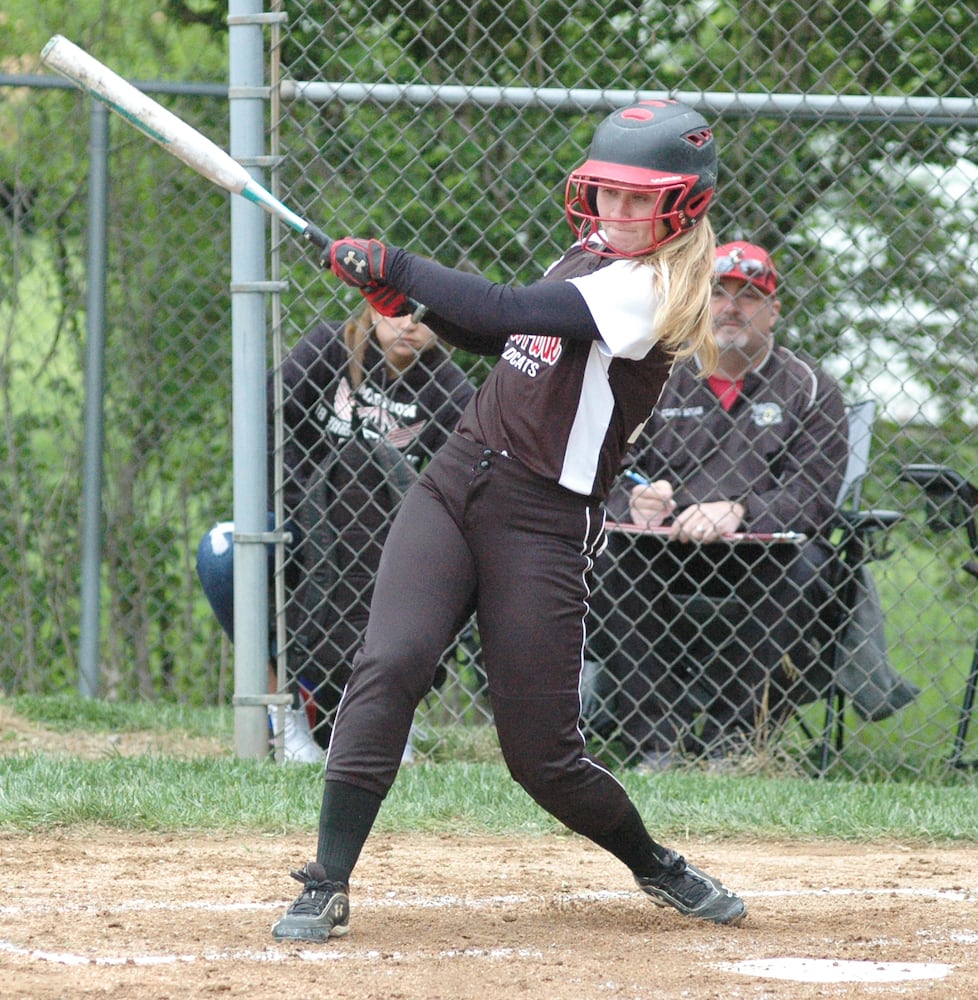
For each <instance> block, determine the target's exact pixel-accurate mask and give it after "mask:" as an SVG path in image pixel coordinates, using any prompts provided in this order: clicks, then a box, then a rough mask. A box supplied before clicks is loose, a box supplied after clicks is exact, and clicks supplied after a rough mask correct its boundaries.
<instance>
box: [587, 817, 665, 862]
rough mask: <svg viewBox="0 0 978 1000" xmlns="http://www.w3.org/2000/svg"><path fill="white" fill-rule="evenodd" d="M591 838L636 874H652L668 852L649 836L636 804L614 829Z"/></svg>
mask: <svg viewBox="0 0 978 1000" xmlns="http://www.w3.org/2000/svg"><path fill="white" fill-rule="evenodd" d="M591 839H592V840H593V841H594V842H595V843H596V844H597V845H598V846H599V847H603V848H604V849H605V850H606V851H610V852H611V853H612V854H613V855H614V856H615V857H616V858H618V860H619V861H623V862H624V863H625V864H626V865H628V867H629V869H630V870H631V871H632V872H634V873H635V874H636V875H651V874H652V873H653V872H654V871H656V869H659V868H661V866H662V862H663V859H664V858H665V857H666V856H667V853H668V852H667V849H666V848H665V847H663V846H662V845H661V844H657V843H656V842H655V841H654V840H653V839H652V838H651V837H650V836H649V831H648V830H646V829H645V823H643V822H642V817H641V816H640V815H639V814H638V810H637V809H636V808H635V806H634V805H633V806H632V807H631V809H630V810H629V812H627V813H626V814H625V818H624V819H623V820H622V821H621V823H619V824H618V826H617V827H615V829H614V830H612V831H611V832H610V833H608V834H605V835H604V836H603V837H592V838H591Z"/></svg>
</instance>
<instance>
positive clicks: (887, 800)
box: [0, 697, 978, 843]
mask: <svg viewBox="0 0 978 1000" xmlns="http://www.w3.org/2000/svg"><path fill="white" fill-rule="evenodd" d="M0 705H5V706H6V707H7V709H8V710H11V711H14V712H16V713H17V714H18V715H19V716H20V717H21V718H27V717H29V718H30V719H31V720H32V721H33V722H34V723H35V724H38V725H40V724H44V725H49V726H51V728H53V729H55V730H57V731H59V732H62V733H63V732H65V731H66V729H78V730H80V731H84V732H106V733H111V732H113V731H116V730H117V729H119V728H126V729H129V730H133V729H145V730H150V731H154V730H155V731H157V732H158V733H159V734H160V736H161V738H162V737H163V736H164V735H165V736H166V739H167V740H168V742H169V745H171V746H172V745H174V744H173V741H174V739H177V740H179V738H180V736H181V735H182V734H186V735H187V736H188V737H194V736H214V735H218V736H219V737H221V738H222V739H224V740H226V745H227V754H226V755H220V754H219V755H218V756H214V757H195V758H191V759H178V758H177V757H176V756H167V755H165V754H162V753H161V754H159V755H157V754H154V755H147V756H136V757H125V756H122V755H109V756H106V757H104V758H102V759H98V760H80V759H77V758H74V757H66V756H59V755H52V754H48V753H31V754H25V755H15V756H0V832H2V833H7V834H11V833H23V832H36V831H42V830H51V829H63V828H68V827H73V826H84V825H91V824H96V825H104V826H107V827H112V828H119V829H127V830H137V831H138V830H145V831H154V832H160V831H186V832H207V831H210V832H254V833H256V834H268V833H294V832H313V831H315V829H316V826H317V818H318V812H319V803H320V798H321V795H322V769H321V768H320V767H317V766H312V765H287V766H279V765H276V764H274V763H272V762H271V761H251V760H247V761H242V760H236V759H234V758H233V756H232V754H231V746H232V740H231V735H230V734H231V713H230V711H229V710H216V709H213V710H192V709H187V708H180V707H177V706H161V705H119V704H113V703H105V702H94V701H90V700H82V699H74V698H70V697H59V698H30V699H27V698H23V699H13V700H9V701H5V702H0ZM484 741H485V735H484V734H480V737H479V741H478V744H477V746H478V753H479V754H482V753H484V752H485V750H484ZM457 750H458V753H459V755H460V756H462V755H463V754H464V753H465V748H464V745H462V743H461V742H460V743H459V746H458V747H457ZM619 776H620V778H621V780H622V781H623V783H624V784H625V786H626V787H627V788H628V790H629V792H630V794H631V795H632V797H633V799H634V801H635V803H636V805H637V806H638V808H639V810H640V812H641V813H642V815H643V816H644V817H645V819H646V822H647V823H648V825H649V828H650V829H651V830H652V832H653V834H654V835H655V836H658V837H661V838H663V839H669V838H676V837H686V836H693V837H699V838H715V839H723V838H753V839H758V840H765V839H771V838H780V839H799V840H801V839H823V840H846V841H864V842H866V841H880V840H891V841H900V842H918V843H919V842H926V843H935V842H952V841H960V842H976V841H978V824H976V823H975V819H974V797H975V778H974V776H973V775H971V774H966V773H961V774H958V775H954V776H951V777H949V778H947V780H946V781H945V782H944V783H938V782H923V781H910V780H907V781H901V782H894V781H889V782H887V781H879V782H876V783H874V782H870V781H866V780H859V781H855V780H849V779H844V778H843V779H833V780H818V779H812V778H807V777H784V776H778V775H777V774H770V775H768V774H734V775H716V774H707V773H703V772H699V771H695V770H690V771H680V772H674V773H669V774H664V775H661V776H656V777H649V776H643V775H638V774H635V773H633V772H621V773H620V775H619ZM377 829H378V830H384V831H388V832H408V831H426V832H432V833H439V832H451V833H455V834H459V833H463V834H467V833H470V834H491V835H539V834H544V833H560V832H561V831H562V830H563V827H561V826H560V825H559V824H558V823H556V822H555V821H554V820H553V819H552V818H551V817H549V816H548V815H547V814H546V813H544V812H543V811H542V810H541V809H539V808H538V807H537V806H536V805H535V804H534V803H533V802H532V801H531V800H530V799H529V798H528V797H527V796H526V795H525V793H524V792H523V791H522V790H521V789H520V788H519V787H518V786H517V785H516V784H515V783H514V782H513V781H512V780H511V779H510V778H509V776H508V774H507V772H506V769H505V767H504V766H503V765H502V764H501V763H499V762H498V760H495V759H490V760H472V759H469V760H464V759H459V760H454V761H445V762H440V763H434V764H428V765H422V766H417V767H412V768H405V769H404V770H403V771H402V772H401V774H400V775H399V777H398V780H397V782H396V783H395V785H394V788H393V789H392V791H391V794H390V795H389V796H388V798H387V801H386V802H385V803H384V807H383V809H382V810H381V813H380V816H379V818H378V822H377Z"/></svg>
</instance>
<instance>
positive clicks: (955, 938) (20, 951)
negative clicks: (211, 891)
mask: <svg viewBox="0 0 978 1000" xmlns="http://www.w3.org/2000/svg"><path fill="white" fill-rule="evenodd" d="M740 895H742V896H743V897H744V898H747V899H778V898H792V897H795V898H802V897H813V896H849V897H852V896H860V897H878V896H888V897H893V896H899V897H910V898H918V899H929V900H942V901H945V902H950V903H957V902H975V901H978V888H975V889H970V888H969V889H925V888H895V887H890V888H863V889H851V888H834V889H833V888H811V889H774V890H758V891H754V892H750V891H747V892H742V893H740ZM634 897H635V893H634V892H618V891H599V892H581V893H573V894H570V893H563V894H558V895H556V896H554V897H544V896H540V895H532V896H531V895H521V894H507V895H501V896H490V897H482V898H473V897H461V896H454V895H444V896H438V897H427V898H426V897H414V896H412V897H398V896H396V895H395V894H393V893H392V894H390V895H388V896H384V897H372V896H365V897H363V898H355V908H356V909H364V910H369V909H405V908H408V907H410V908H411V909H468V910H486V909H494V908H499V907H503V906H507V907H511V906H516V905H525V904H528V903H534V902H536V903H540V902H548V901H549V902H555V903H557V904H558V905H566V904H567V903H571V902H593V901H615V900H624V899H631V898H634ZM50 903H51V901H50V900H42V901H39V902H38V903H37V904H36V905H26V906H25V905H9V904H8V905H4V906H0V916H5V917H17V916H28V915H30V914H32V913H44V914H48V915H50V914H52V913H60V914H66V915H67V914H78V913H86V912H91V913H93V914H98V915H99V916H104V915H105V914H110V913H132V912H190V911H202V912H208V913H235V912H247V911H271V910H275V911H278V910H281V909H283V908H284V907H285V906H287V905H288V903H289V900H281V901H278V902H246V903H213V902H210V901H207V900H191V901H187V902H178V903H172V902H167V903H163V902H155V901H151V900H139V899H135V900H129V901H126V902H124V903H118V904H112V905H109V906H106V905H105V904H104V903H101V902H100V903H91V904H86V903H77V904H72V905H67V906H66V905H64V904H61V905H59V906H56V907H52V906H51V905H50ZM918 936H924V937H925V938H926V939H927V940H928V941H930V942H933V943H936V942H937V941H938V940H939V939H938V938H937V937H935V936H933V935H932V934H931V933H930V932H927V931H922V932H919V935H918ZM947 940H949V941H951V942H953V943H959V944H973V943H975V941H976V940H978V935H976V934H975V933H973V932H971V931H960V932H958V931H952V932H950V934H949V935H948V937H947ZM0 954H7V955H10V956H14V957H19V958H25V959H28V960H29V961H36V962H49V963H52V964H57V965H66V966H95V967H102V966H104V967H112V966H121V965H138V966H159V965H164V966H165V965H185V964H193V963H195V962H204V963H219V962H221V963H223V962H254V963H264V964H271V963H276V962H282V961H287V960H295V959H299V960H302V961H307V962H350V961H354V962H363V961H382V960H395V961H397V960H400V961H404V960H405V959H408V958H413V959H415V960H418V959H421V960H424V961H452V960H457V959H469V960H472V959H477V960H488V961H506V962H514V961H529V960H537V959H540V958H542V957H543V954H544V953H543V951H542V950H539V949H527V948H522V949H515V948H491V949H486V948H464V949H442V950H439V951H437V952H432V953H424V952H411V953H407V952H388V951H385V952H383V953H381V952H379V951H375V950H351V949H350V948H349V946H348V945H347V944H344V947H343V948H342V949H341V950H335V949H331V948H329V947H328V946H327V947H313V948H305V947H296V946H289V947H288V948H286V949H283V948H279V947H266V948H261V949H233V950H219V951H203V952H201V953H199V954H159V955H129V954H126V955H95V956H92V955H83V954H79V953H76V952H65V951H48V950H45V949H40V948H25V947H23V946H21V945H18V944H16V943H15V942H13V941H10V940H3V939H0ZM718 968H721V969H723V970H725V971H729V972H735V973H741V974H747V975H756V976H761V977H769V978H779V979H791V980H794V981H799V982H896V981H898V980H900V979H934V978H942V977H944V976H946V975H947V974H948V972H950V971H951V969H952V967H951V966H949V965H943V964H938V963H919V962H917V963H894V962H843V961H841V960H834V959H824V960H822V959H817V960H816V959H802V958H773V959H751V960H747V961H744V962H738V963H724V964H722V965H720V966H718ZM812 977H814V978H812ZM867 977H868V978H867Z"/></svg>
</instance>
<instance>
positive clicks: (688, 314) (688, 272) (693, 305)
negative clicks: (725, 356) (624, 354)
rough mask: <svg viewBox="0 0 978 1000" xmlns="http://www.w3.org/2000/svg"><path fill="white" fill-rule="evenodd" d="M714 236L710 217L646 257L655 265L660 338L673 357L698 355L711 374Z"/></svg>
mask: <svg viewBox="0 0 978 1000" xmlns="http://www.w3.org/2000/svg"><path fill="white" fill-rule="evenodd" d="M715 254H716V236H715V235H714V232H713V227H712V226H711V225H710V220H709V219H703V221H702V222H700V224H699V225H698V226H696V228H695V229H693V230H691V231H690V232H688V233H686V234H685V235H683V236H680V237H679V238H678V239H676V240H673V241H672V242H671V243H667V244H666V245H665V246H664V247H663V248H662V249H661V250H657V251H656V252H655V253H653V254H651V255H650V256H648V257H646V258H645V261H646V263H648V264H650V265H651V266H652V267H653V268H654V269H655V271H656V274H657V277H656V291H657V293H658V295H659V298H660V303H659V310H658V313H657V315H656V329H657V332H658V334H659V343H661V344H662V346H663V347H665V348H666V349H667V350H668V351H669V352H670V353H671V354H672V355H673V356H674V357H675V358H677V359H680V358H688V357H690V355H693V354H696V355H698V356H699V359H700V363H701V364H702V372H701V374H703V375H704V376H705V375H709V374H711V373H712V372H713V371H714V369H715V368H716V366H717V361H718V360H719V356H718V353H717V346H716V340H715V339H714V337H713V316H712V313H711V311H710V299H711V297H712V294H713V267H714V257H715Z"/></svg>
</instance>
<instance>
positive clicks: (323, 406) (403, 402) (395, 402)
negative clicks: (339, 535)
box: [268, 323, 474, 516]
mask: <svg viewBox="0 0 978 1000" xmlns="http://www.w3.org/2000/svg"><path fill="white" fill-rule="evenodd" d="M342 331H343V324H339V323H324V324H320V325H319V326H317V327H316V328H315V329H314V330H313V331H312V332H311V333H310V334H309V335H308V336H307V337H304V338H303V339H302V340H301V341H300V342H299V343H298V344H297V345H296V346H295V347H294V348H293V349H292V351H290V352H289V354H288V355H287V356H286V357H285V359H284V361H283V363H282V380H283V394H284V399H283V423H284V429H285V434H284V438H285V442H284V475H285V482H284V489H285V508H286V516H288V515H289V513H291V511H292V510H294V509H295V506H296V504H297V503H298V502H299V501H300V499H301V498H302V496H303V494H304V492H305V486H306V483H307V482H308V480H309V477H310V475H312V473H313V471H314V470H316V469H318V468H321V467H322V466H323V465H324V463H326V462H328V461H329V460H330V459H331V458H332V457H333V456H334V455H335V454H336V453H337V451H338V450H339V449H340V448H342V447H344V446H345V445H346V444H347V443H348V442H350V441H351V440H359V441H360V442H362V443H363V445H364V450H366V451H369V450H370V447H371V446H372V445H373V444H374V443H376V442H378V441H380V442H385V443H386V444H388V445H391V446H392V447H393V448H395V449H396V450H397V451H398V452H399V453H400V454H401V455H402V456H403V458H404V460H405V461H406V462H407V463H408V464H409V465H410V466H411V467H412V468H413V469H414V470H415V471H418V470H420V468H421V466H422V465H423V464H424V463H425V462H426V461H427V460H428V459H429V458H430V457H431V456H432V455H433V454H434V453H435V452H436V451H437V450H438V448H440V447H441V445H442V444H443V443H444V441H445V439H446V438H447V436H448V434H449V433H450V432H451V430H452V429H453V428H454V427H455V425H456V423H457V422H458V418H459V415H460V414H461V412H462V410H463V409H464V408H465V406H466V404H467V403H468V401H469V399H470V398H471V396H472V393H473V391H474V390H473V387H472V385H471V383H470V382H469V381H468V380H467V379H466V377H465V374H464V373H463V372H462V370H461V369H460V368H459V367H458V365H456V364H455V363H454V362H453V361H452V360H451V359H450V357H449V356H448V353H447V352H446V351H445V349H444V348H443V347H441V346H440V345H438V344H435V345H433V346H432V347H430V348H429V349H428V350H426V351H425V352H424V353H423V354H422V355H421V356H420V357H419V358H418V360H417V362H416V363H415V364H414V365H412V366H411V368H409V369H408V371H407V372H405V373H404V374H403V375H401V376H399V377H397V378H393V377H392V376H391V374H390V373H389V372H388V370H387V366H386V365H385V363H384V359H383V355H382V354H381V352H380V350H379V349H378V348H377V346H376V345H375V344H374V342H373V341H371V342H370V343H369V344H368V346H367V350H366V352H365V356H364V365H363V367H364V376H363V380H362V381H361V383H360V385H359V386H357V388H356V389H355V390H354V389H353V385H352V380H351V378H350V372H349V353H348V351H347V348H346V345H345V344H344V342H343V332H342ZM268 398H269V400H270V401H271V400H272V399H273V396H272V392H271V383H270V384H269V395H268ZM269 425H270V432H271V421H269ZM269 454H271V448H270V449H269ZM380 471H381V472H382V470H380ZM269 482H272V480H271V479H269ZM375 486H376V484H375V483H363V484H362V487H363V490H364V495H365V496H366V495H369V494H370V492H371V491H372V490H373V488H375ZM356 509H357V507H356V506H355V505H354V506H352V507H351V511H355V510H356Z"/></svg>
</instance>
